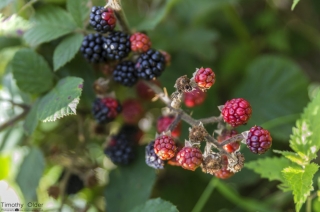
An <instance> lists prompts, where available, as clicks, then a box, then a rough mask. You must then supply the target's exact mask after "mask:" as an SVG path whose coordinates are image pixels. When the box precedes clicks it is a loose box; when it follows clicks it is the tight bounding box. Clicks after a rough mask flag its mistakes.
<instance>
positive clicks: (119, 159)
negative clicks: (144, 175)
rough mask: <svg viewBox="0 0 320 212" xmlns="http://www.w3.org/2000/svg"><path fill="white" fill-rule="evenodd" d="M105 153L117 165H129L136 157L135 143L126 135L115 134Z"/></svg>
mask: <svg viewBox="0 0 320 212" xmlns="http://www.w3.org/2000/svg"><path fill="white" fill-rule="evenodd" d="M104 153H105V154H106V155H107V156H108V157H109V158H110V160H111V161H112V162H113V163H114V164H117V165H127V164H129V163H130V162H131V161H132V160H133V159H134V149H133V143H132V142H131V141H130V140H128V138H127V137H126V136H123V135H118V136H113V137H112V138H111V141H110V143H109V145H108V146H107V148H106V149H105V150H104Z"/></svg>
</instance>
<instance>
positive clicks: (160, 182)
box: [0, 0, 320, 212]
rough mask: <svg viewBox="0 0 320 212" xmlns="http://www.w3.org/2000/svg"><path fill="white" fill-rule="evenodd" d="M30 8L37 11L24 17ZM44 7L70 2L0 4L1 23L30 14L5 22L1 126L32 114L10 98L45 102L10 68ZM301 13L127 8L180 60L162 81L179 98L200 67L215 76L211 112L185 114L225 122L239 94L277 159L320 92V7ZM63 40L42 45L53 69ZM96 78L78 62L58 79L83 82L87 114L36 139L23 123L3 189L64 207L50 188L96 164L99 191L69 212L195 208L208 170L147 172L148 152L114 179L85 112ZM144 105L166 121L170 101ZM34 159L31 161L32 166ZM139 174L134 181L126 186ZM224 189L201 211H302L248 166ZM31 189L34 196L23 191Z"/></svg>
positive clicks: (224, 0)
mask: <svg viewBox="0 0 320 212" xmlns="http://www.w3.org/2000/svg"><path fill="white" fill-rule="evenodd" d="M28 2H29V4H30V5H31V7H27V8H24V5H25V4H27V3H28ZM30 2H31V3H30ZM89 3H90V5H101V6H102V5H104V4H105V1H98V0H97V1H95V0H92V1H89ZM46 4H51V5H55V6H58V7H61V8H66V1H65V0H42V1H24V0H11V1H10V0H2V1H1V2H0V8H1V12H2V17H4V18H6V17H9V16H11V15H13V14H16V13H18V14H19V15H20V16H19V17H20V18H18V19H17V20H16V21H13V23H12V26H11V25H10V24H5V23H6V22H4V21H2V22H0V75H1V81H2V83H1V85H0V107H1V110H0V126H1V123H4V122H6V120H8V119H10V118H11V117H14V116H15V115H17V114H20V113H21V111H22V110H21V108H19V107H17V106H12V105H11V104H10V102H7V101H4V99H11V100H12V101H15V102H21V103H24V104H31V103H32V102H34V100H35V99H36V98H37V96H32V95H28V94H26V93H24V92H23V91H21V90H19V89H18V88H17V86H16V84H15V81H14V80H13V78H12V74H11V70H10V65H8V64H10V63H9V62H10V61H11V59H12V57H13V55H14V53H15V52H16V51H17V50H18V49H20V48H22V47H26V46H28V45H27V44H26V43H25V42H24V40H23V37H22V36H21V34H20V32H19V31H17V30H21V31H22V32H21V33H22V34H23V32H24V31H25V29H27V28H28V24H29V21H28V20H29V19H32V16H33V14H34V12H35V11H37V9H38V8H40V7H41V6H43V5H46ZM291 4H292V1H291V0H263V1H262V0H260V1H257V0H199V1H192V0H145V1H144V0H134V1H133V0H123V1H122V5H123V9H124V11H125V13H126V16H127V19H128V22H129V24H130V27H131V28H132V30H133V31H143V32H146V33H147V34H148V35H149V37H150V38H151V40H152V45H153V47H154V48H155V49H161V50H165V51H167V52H169V53H170V54H171V65H170V66H169V67H168V68H167V69H166V70H165V72H164V73H163V75H162V76H161V77H160V78H159V80H160V82H161V85H162V86H163V87H166V88H167V89H168V91H169V93H172V92H173V91H174V88H173V85H174V83H175V80H176V79H177V78H178V77H179V76H182V75H188V76H189V77H191V76H192V73H193V72H194V71H195V69H196V68H200V67H210V68H212V69H213V70H214V72H215V74H216V83H215V85H214V86H213V87H212V88H211V89H210V90H209V91H208V92H207V99H206V101H205V103H204V104H203V105H201V106H197V107H196V108H192V109H190V108H185V107H184V109H185V111H186V112H188V113H192V115H193V117H194V118H204V117H208V116H213V115H216V116H217V115H219V110H218V108H217V106H219V105H223V104H224V103H225V102H226V101H227V100H228V99H231V98H234V97H242V98H245V99H247V100H248V101H249V102H250V103H251V105H252V108H253V115H252V117H251V120H250V121H249V123H248V124H247V125H246V126H242V127H239V130H238V131H245V130H248V129H249V128H250V127H251V126H253V125H261V126H263V127H265V128H266V129H268V130H270V132H271V134H272V137H273V146H272V148H273V149H278V150H289V144H288V141H289V136H290V133H291V131H292V127H293V126H294V123H295V120H297V119H298V118H299V117H300V115H299V114H300V113H301V112H302V111H303V108H304V107H305V106H306V105H307V103H308V102H309V101H310V99H312V98H313V96H314V93H315V92H316V91H317V90H318V89H319V85H320V71H319V66H320V60H319V56H320V54H319V53H320V52H319V50H320V30H319V28H320V15H319V13H318V11H320V1H318V0H301V2H300V3H299V4H298V5H297V6H296V8H295V9H294V10H293V11H291ZM22 8H23V10H21V9H22ZM11 18H12V19H14V18H17V17H11ZM88 30H92V29H91V28H88ZM59 42H60V38H58V39H56V40H53V41H51V42H48V43H44V44H42V45H40V46H38V47H37V48H36V50H37V52H38V53H40V54H41V55H43V56H44V58H45V59H46V60H47V62H48V63H49V64H50V66H52V64H53V61H52V57H53V51H54V48H55V47H56V46H57V44H58V43H59ZM96 69H97V68H96V67H95V66H91V65H89V64H88V63H87V62H86V61H84V59H83V58H82V56H81V55H80V54H78V55H76V57H75V58H74V59H73V60H72V61H71V62H69V63H68V64H67V65H66V66H64V67H62V68H61V69H59V70H58V71H57V72H56V73H55V74H56V76H57V78H61V77H64V76H68V75H71V76H79V77H82V78H83V79H84V80H85V89H84V92H83V95H82V97H81V102H80V105H79V109H78V114H80V115H78V116H70V117H66V118H63V119H60V120H58V121H56V122H53V123H40V124H39V125H38V127H37V128H36V130H35V132H34V133H33V134H32V135H31V136H27V135H26V134H25V133H24V129H23V124H24V122H23V120H22V121H20V122H18V123H16V124H15V125H14V127H9V128H5V129H4V130H3V131H2V132H0V151H1V153H0V161H2V162H1V167H2V168H1V170H0V179H3V180H4V181H1V182H6V183H8V185H10V186H11V187H13V188H14V189H15V191H16V192H17V193H18V196H19V197H22V196H23V195H26V193H25V192H24V191H26V190H28V189H30V190H32V191H34V192H33V193H32V191H30V192H31V194H30V193H29V194H28V197H30V198H31V199H32V198H33V196H34V195H35V194H37V196H38V202H41V203H44V202H46V203H47V205H50V207H51V206H52V205H53V206H55V207H56V208H57V207H59V205H60V203H61V201H62V200H61V199H58V200H54V199H52V198H50V197H48V195H47V189H48V187H49V186H51V185H52V184H54V183H55V182H56V180H57V179H58V177H59V175H60V173H61V171H62V166H67V167H68V166H71V165H72V164H79V166H83V167H85V166H86V165H88V164H90V165H91V164H96V163H97V164H99V166H100V168H99V169H98V173H99V174H98V175H99V180H100V184H99V185H98V186H96V187H94V189H88V188H85V189H83V190H82V191H81V192H80V193H78V194H77V195H74V196H72V197H70V198H69V199H68V200H66V203H67V204H68V205H69V207H67V206H66V207H65V208H64V209H65V210H71V211H72V210H76V209H75V208H82V207H85V206H86V204H88V203H89V209H88V210H89V211H104V208H105V205H107V208H108V209H109V210H108V211H111V212H112V211H129V210H128V208H130V207H131V206H135V202H134V201H135V199H137V201H138V202H139V201H140V202H139V203H143V202H144V201H145V200H146V199H147V198H149V196H150V197H151V198H157V197H161V198H162V199H164V200H167V201H170V202H171V203H173V204H174V205H176V206H177V208H178V210H179V211H182V212H189V211H192V209H193V208H194V206H195V205H196V203H197V202H198V201H199V198H200V197H201V195H202V194H203V192H204V191H205V189H206V188H207V189H210V184H209V182H210V180H211V179H212V176H210V175H208V174H204V173H202V172H201V170H200V169H198V170H196V171H195V172H191V171H187V170H183V169H181V168H179V167H169V166H167V167H166V169H165V170H161V171H159V172H156V173H155V172H154V171H153V170H151V169H150V168H148V167H146V166H145V165H144V162H143V161H144V155H143V151H142V152H140V154H139V158H138V160H137V161H136V163H135V165H133V166H132V167H125V168H123V169H121V168H117V169H115V170H116V171H113V172H112V173H111V174H110V175H109V173H110V170H113V169H114V166H113V165H112V164H111V162H110V161H109V160H108V159H106V157H105V156H104V154H103V152H102V146H103V144H104V142H105V138H106V136H96V135H94V134H93V132H92V131H93V130H92V129H93V127H92V118H91V117H90V115H88V114H87V112H88V110H90V105H91V102H92V100H93V99H94V94H93V90H92V87H91V85H92V83H93V81H94V80H95V79H96V78H97V77H98V76H100V75H101V73H99V72H98V71H97V70H96ZM114 90H115V91H116V93H117V96H118V98H119V99H120V100H124V99H126V98H128V97H131V96H132V95H136V94H135V93H134V91H133V89H131V90H130V89H127V88H123V87H121V86H116V85H115V86H114ZM144 106H145V109H146V110H147V111H149V112H150V114H152V115H153V116H154V117H156V116H157V115H159V114H160V109H161V107H163V104H162V103H160V102H157V103H144ZM83 114H84V115H83ZM79 120H80V121H79ZM79 123H80V124H79ZM121 123H122V120H121V118H119V120H116V121H115V122H114V123H112V124H111V125H110V129H109V130H110V131H109V132H114V131H116V130H117V129H118V128H119V125H120V124H121ZM81 124H82V125H83V126H85V129H86V130H85V132H84V135H85V137H86V139H88V140H89V141H88V140H87V141H86V142H79V140H81V139H79V136H78V130H79V128H78V127H81ZM188 127H189V126H188V125H187V124H185V123H184V124H183V133H182V136H181V142H183V141H184V139H187V138H188ZM215 127H216V126H215V125H209V126H208V128H207V129H208V130H209V131H210V130H211V131H213V130H214V128H215ZM154 133H155V127H154V124H153V125H152V126H151V129H150V130H149V131H148V132H146V134H145V136H144V137H143V141H142V143H143V144H145V143H146V142H148V141H149V140H150V139H152V137H153V135H154ZM56 149H58V153H57V155H58V156H57V157H55V156H56V155H55V152H54V151H55V150H56ZM142 149H143V148H142ZM53 152H54V153H53ZM241 152H242V153H243V154H244V155H245V158H246V162H249V161H253V160H256V159H258V158H262V157H266V156H271V155H276V154H274V153H273V152H272V151H269V152H268V153H267V154H266V155H263V156H260V155H253V154H251V153H250V152H249V151H248V150H247V149H246V148H245V146H243V148H242V149H241ZM25 156H26V157H27V159H28V160H27V159H26V158H25V159H23V157H25ZM21 163H24V164H23V166H22V167H25V168H24V169H23V170H22V169H21V168H20V166H19V165H17V164H21ZM26 167H28V168H26ZM140 173H143V174H140ZM131 175H132V176H131ZM34 176H36V178H39V180H40V186H39V187H38V188H37V189H36V190H35V187H34V185H32V183H31V185H29V183H27V182H30V181H26V182H25V181H24V180H19V179H30V180H31V181H32V179H33V178H34ZM131 177H132V179H134V180H132V181H130V180H128V179H131ZM137 183H140V184H139V185H140V186H141V187H139V189H138V190H137V189H130V188H131V187H135V186H136V184H137ZM153 184H154V186H153ZM218 184H219V186H218V187H216V189H214V190H213V191H212V192H211V193H210V192H208V193H207V194H208V201H205V202H204V203H203V208H202V211H204V212H207V211H208V212H211V211H220V212H227V211H234V212H236V211H250V210H252V208H251V206H250V204H251V205H259V204H262V205H263V207H265V208H269V209H272V211H288V212H289V211H294V204H293V198H292V195H291V194H290V193H289V192H286V193H284V192H281V191H280V190H278V188H277V185H278V183H277V182H274V181H273V182H270V181H268V180H265V179H261V178H260V177H259V176H258V175H257V174H255V173H253V172H252V171H251V170H248V169H246V168H244V169H243V170H242V171H241V172H239V173H237V174H236V175H234V176H233V177H232V178H230V179H228V180H225V181H219V183H218ZM106 185H107V186H106ZM208 185H209V186H208ZM23 186H26V187H25V189H22V188H21V187H23ZM28 186H29V187H28ZM30 186H31V187H30ZM32 186H33V187H32ZM35 186H36V185H35ZM207 191H209V190H207ZM35 192H36V193H35ZM140 192H141V193H140ZM136 196H138V197H136ZM140 197H141V198H140ZM32 200H35V199H32ZM200 201H201V200H200ZM136 203H137V202H136ZM53 206H52V207H53ZM48 207H49V206H48ZM50 207H49V208H50ZM53 208H54V207H53ZM72 208H73V209H72ZM253 208H254V206H253ZM261 210H262V211H263V210H264V209H261ZM302 210H304V209H302ZM79 211H80V210H79Z"/></svg>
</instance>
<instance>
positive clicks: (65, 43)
mask: <svg viewBox="0 0 320 212" xmlns="http://www.w3.org/2000/svg"><path fill="white" fill-rule="evenodd" d="M82 41H83V35H82V34H72V35H69V36H68V37H66V38H64V39H63V40H62V41H61V43H60V44H59V45H58V46H57V48H56V49H55V50H54V54H53V66H54V70H55V71H56V70H58V69H59V68H61V67H62V66H64V65H65V64H66V63H67V62H69V61H70V60H71V59H72V58H74V56H75V55H76V54H77V52H78V51H79V48H80V46H81V43H82Z"/></svg>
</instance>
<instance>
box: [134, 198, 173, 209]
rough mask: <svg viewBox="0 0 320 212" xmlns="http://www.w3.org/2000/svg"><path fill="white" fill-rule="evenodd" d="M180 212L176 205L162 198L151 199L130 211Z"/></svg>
mask: <svg viewBox="0 0 320 212" xmlns="http://www.w3.org/2000/svg"><path fill="white" fill-rule="evenodd" d="M150 211H152V212H163V211H165V212H178V209H177V207H176V206H175V205H173V204H172V203H170V202H167V201H165V200H163V199H161V198H157V199H150V200H148V201H147V202H146V203H144V204H142V205H139V206H137V207H135V208H134V209H133V210H131V211H130V212H150Z"/></svg>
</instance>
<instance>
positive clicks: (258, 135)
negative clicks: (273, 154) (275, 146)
mask: <svg viewBox="0 0 320 212" xmlns="http://www.w3.org/2000/svg"><path fill="white" fill-rule="evenodd" d="M246 143H247V146H248V148H249V149H250V151H251V152H253V153H255V154H263V153H265V152H266V151H267V150H268V149H270V147H271V145H272V137H271V135H270V132H269V131H268V130H265V129H263V128H262V127H259V126H254V127H251V129H250V131H249V134H248V137H247V140H246Z"/></svg>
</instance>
